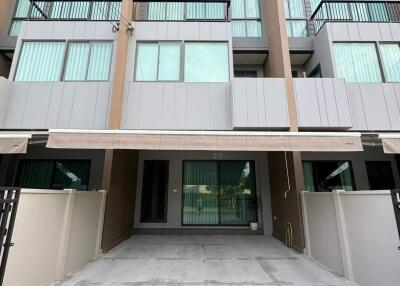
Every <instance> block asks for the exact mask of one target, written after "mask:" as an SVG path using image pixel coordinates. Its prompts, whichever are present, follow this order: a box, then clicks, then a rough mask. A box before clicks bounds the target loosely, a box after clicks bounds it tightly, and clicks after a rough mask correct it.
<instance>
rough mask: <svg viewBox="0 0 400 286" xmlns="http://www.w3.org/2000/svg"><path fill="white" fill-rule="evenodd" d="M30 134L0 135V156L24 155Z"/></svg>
mask: <svg viewBox="0 0 400 286" xmlns="http://www.w3.org/2000/svg"><path fill="white" fill-rule="evenodd" d="M30 138H32V135H31V134H15V133H5V132H4V133H3V132H1V133H0V154H20V153H26V150H27V147H28V141H29V139H30Z"/></svg>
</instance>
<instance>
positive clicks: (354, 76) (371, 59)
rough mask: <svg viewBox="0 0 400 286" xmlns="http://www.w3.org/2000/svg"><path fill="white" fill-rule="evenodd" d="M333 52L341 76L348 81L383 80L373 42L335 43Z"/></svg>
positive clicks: (338, 74) (366, 81)
mask: <svg viewBox="0 0 400 286" xmlns="http://www.w3.org/2000/svg"><path fill="white" fill-rule="evenodd" d="M333 53H334V57H335V61H336V70H337V76H338V77H339V78H344V79H345V80H346V81H347V82H358V83H369V82H382V75H381V71H380V66H379V62H378V56H377V53H376V49H375V45H374V44H373V43H335V44H334V45H333Z"/></svg>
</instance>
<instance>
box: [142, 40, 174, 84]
mask: <svg viewBox="0 0 400 286" xmlns="http://www.w3.org/2000/svg"><path fill="white" fill-rule="evenodd" d="M136 57H137V59H136V80H137V81H158V80H159V81H178V80H180V66H181V44H180V43H173V42H169V43H168V42H163V43H138V45H137V56H136Z"/></svg>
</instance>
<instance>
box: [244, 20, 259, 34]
mask: <svg viewBox="0 0 400 286" xmlns="http://www.w3.org/2000/svg"><path fill="white" fill-rule="evenodd" d="M246 25H247V37H262V32H261V31H262V29H261V22H260V21H257V20H250V21H246Z"/></svg>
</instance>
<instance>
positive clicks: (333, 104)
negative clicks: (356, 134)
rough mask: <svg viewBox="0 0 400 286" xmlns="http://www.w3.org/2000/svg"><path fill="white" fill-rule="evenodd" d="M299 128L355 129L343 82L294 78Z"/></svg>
mask: <svg viewBox="0 0 400 286" xmlns="http://www.w3.org/2000/svg"><path fill="white" fill-rule="evenodd" d="M294 83H295V87H294V88H295V95H296V103H297V118H298V121H299V128H305V129H310V128H340V129H347V128H351V127H352V125H353V124H352V118H351V111H350V103H349V98H348V96H347V90H346V84H345V82H344V80H342V79H333V78H318V79H317V78H295V79H294Z"/></svg>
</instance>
